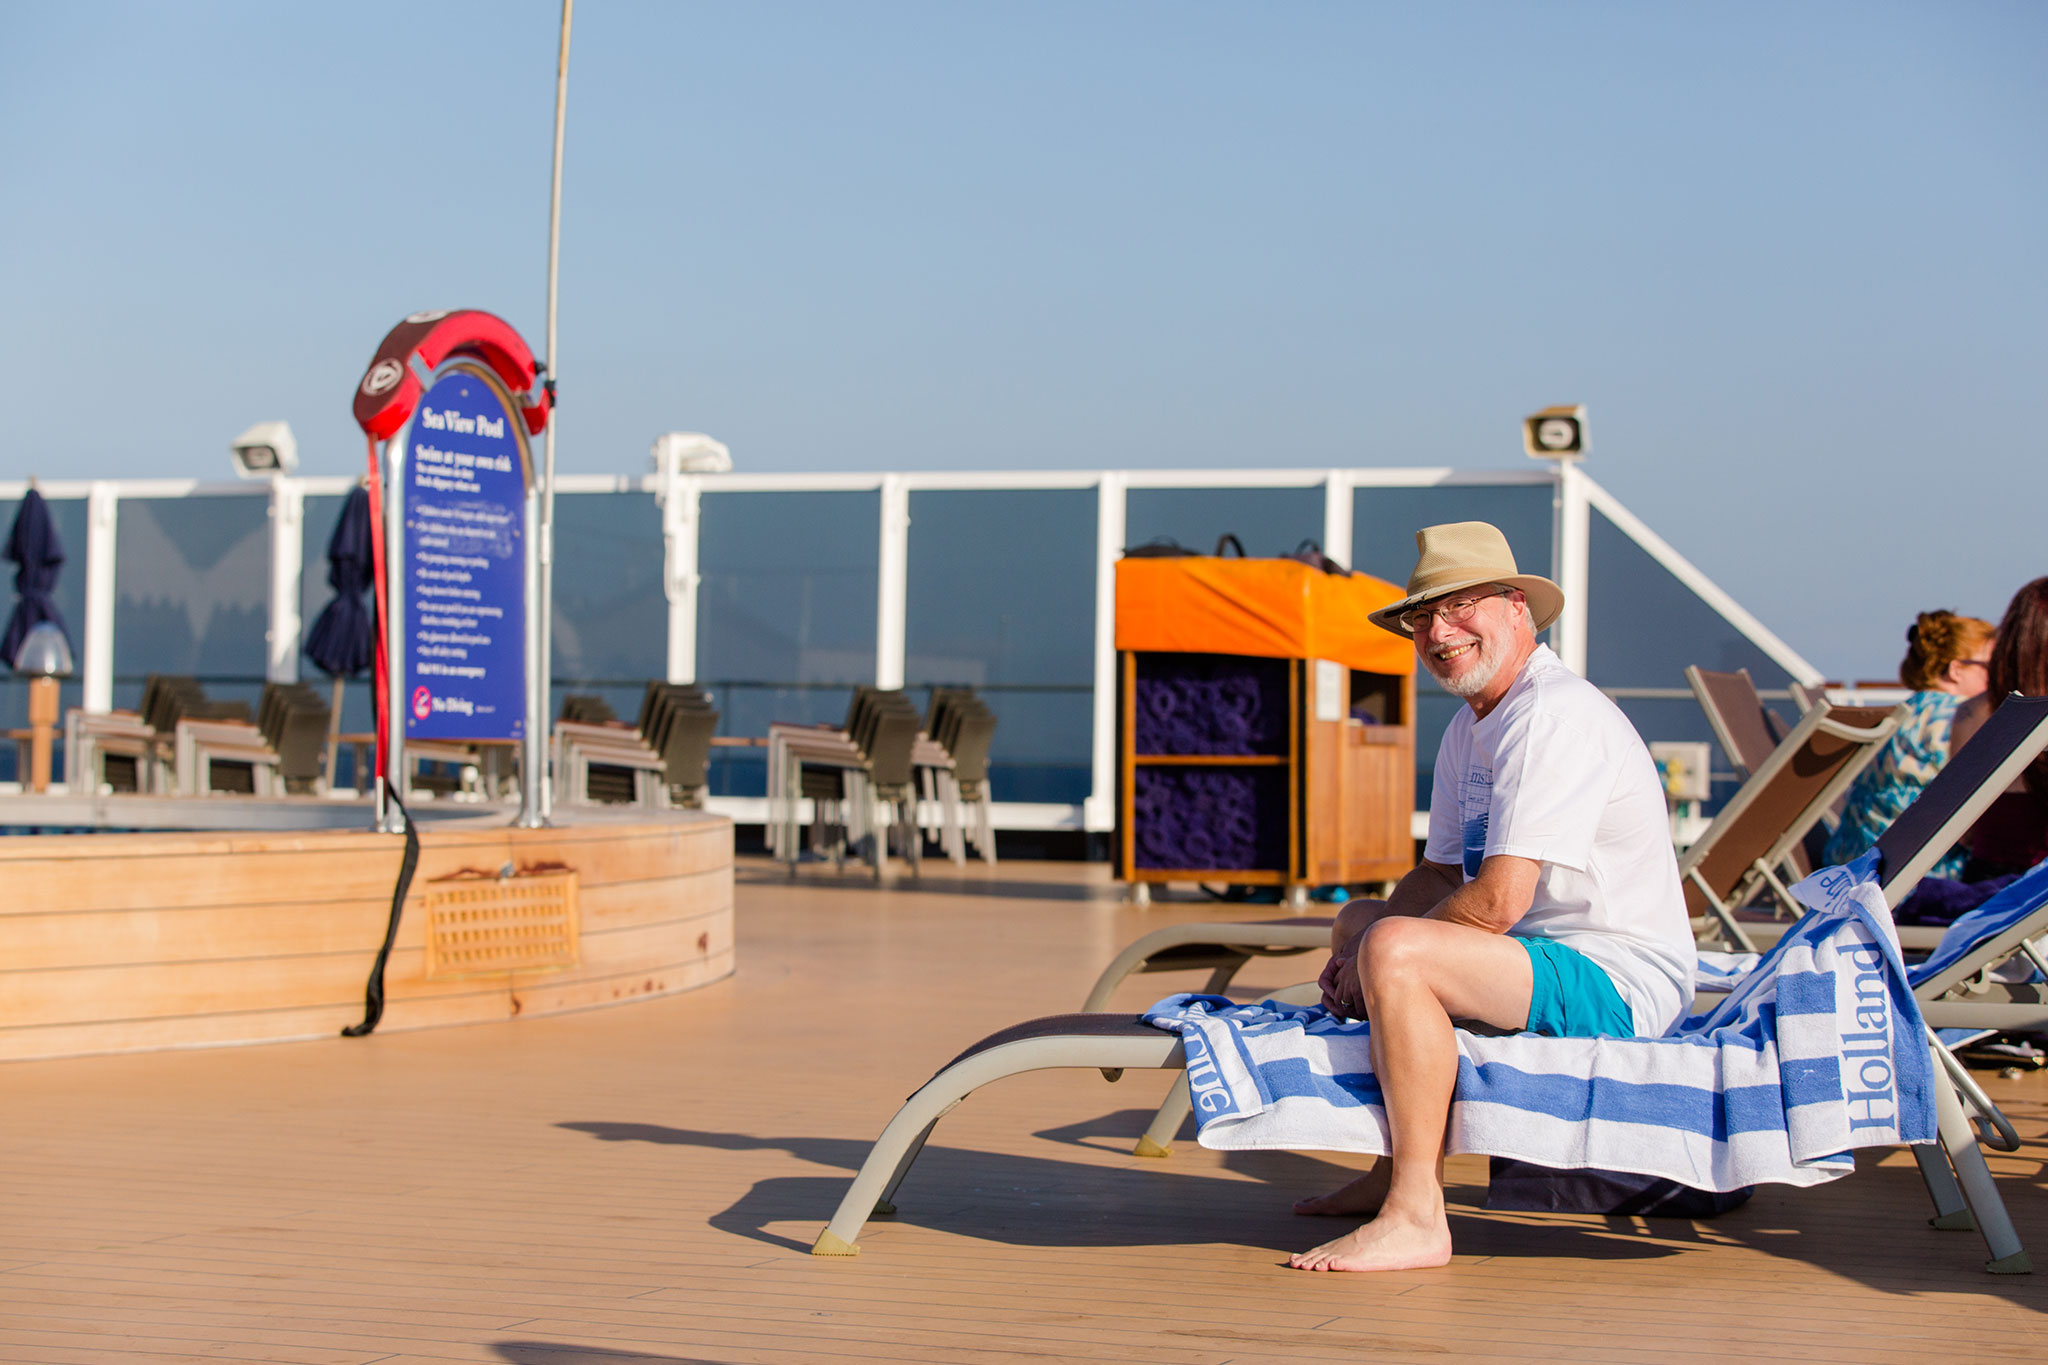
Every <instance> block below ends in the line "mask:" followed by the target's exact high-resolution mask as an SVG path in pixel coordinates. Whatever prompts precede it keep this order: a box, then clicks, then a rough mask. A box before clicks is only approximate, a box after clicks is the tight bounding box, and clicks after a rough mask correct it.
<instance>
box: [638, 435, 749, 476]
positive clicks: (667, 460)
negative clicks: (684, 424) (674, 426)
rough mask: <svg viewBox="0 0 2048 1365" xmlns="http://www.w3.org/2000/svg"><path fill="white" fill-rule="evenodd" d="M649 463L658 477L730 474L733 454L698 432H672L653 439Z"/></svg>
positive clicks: (721, 444) (723, 445) (720, 444)
mask: <svg viewBox="0 0 2048 1365" xmlns="http://www.w3.org/2000/svg"><path fill="white" fill-rule="evenodd" d="M647 455H648V460H649V462H650V463H651V464H652V466H653V468H654V472H655V473H657V474H730V473H731V472H732V452H731V451H730V450H727V449H726V448H725V442H723V441H714V440H712V439H711V438H710V437H709V436H706V435H705V434H704V433H703V432H701V431H671V432H669V433H667V434H666V435H663V436H657V437H655V438H654V447H653V449H651V450H649V451H648V452H647Z"/></svg>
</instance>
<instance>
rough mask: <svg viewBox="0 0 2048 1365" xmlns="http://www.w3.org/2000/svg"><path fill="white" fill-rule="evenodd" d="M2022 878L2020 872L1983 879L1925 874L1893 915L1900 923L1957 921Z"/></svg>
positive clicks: (1952, 922)
mask: <svg viewBox="0 0 2048 1365" xmlns="http://www.w3.org/2000/svg"><path fill="white" fill-rule="evenodd" d="M2018 880H2019V874H2018V873H2014V874H2013V875H2012V876H2009V877H1991V878H1988V879H1986V880H1984V881H1981V882H1958V881H1950V880H1949V879H1947V878H1945V877H1922V878H1921V879H1920V883H1919V885H1917V886H1915V887H1914V888H1913V889H1912V891H1911V892H1909V893H1908V894H1907V896H1906V898H1905V899H1904V900H1902V901H1900V902H1899V910H1898V913H1897V914H1896V915H1894V916H1893V918H1894V919H1896V920H1897V921H1898V922H1899V923H1900V924H1954V923H1955V922H1956V921H1957V920H1959V919H1961V918H1962V917H1963V916H1964V915H1967V914H1969V913H1970V912H1971V911H1972V910H1975V909H1976V908H1977V907H1978V906H1980V905H1982V904H1983V903H1984V902H1985V901H1988V900H1990V899H1991V898H1992V897H1993V896H1995V895H1997V894H1998V893H1999V892H2001V891H2003V890H2005V888H2006V887H2008V886H2011V885H2012V884H2013V883H2014V882H2016V881H2018Z"/></svg>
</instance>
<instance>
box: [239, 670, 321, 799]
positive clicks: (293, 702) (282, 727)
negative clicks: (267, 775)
mask: <svg viewBox="0 0 2048 1365" xmlns="http://www.w3.org/2000/svg"><path fill="white" fill-rule="evenodd" d="M329 719H330V708H329V707H328V704H327V698H326V697H324V696H322V695H321V694H320V693H319V691H318V690H317V689H315V688H313V687H310V686H308V685H307V684H305V683H274V682H273V683H265V684H263V700H262V701H261V702H259V703H257V706H256V729H257V732H258V733H259V734H260V735H261V736H262V737H263V742H264V743H265V744H267V745H269V746H270V750H271V752H272V753H274V754H276V755H277V777H278V780H279V781H280V782H281V783H282V784H283V786H284V790H285V793H286V794H287V795H291V796H306V795H310V794H312V793H313V792H315V791H318V790H319V789H320V786H321V784H322V782H323V780H324V776H325V772H326V763H325V759H326V756H327V724H328V720H329Z"/></svg>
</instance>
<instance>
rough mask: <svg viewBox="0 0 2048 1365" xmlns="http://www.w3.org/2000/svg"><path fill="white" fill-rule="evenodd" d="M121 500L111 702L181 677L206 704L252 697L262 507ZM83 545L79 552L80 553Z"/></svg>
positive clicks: (262, 631) (262, 601)
mask: <svg viewBox="0 0 2048 1365" xmlns="http://www.w3.org/2000/svg"><path fill="white" fill-rule="evenodd" d="M266 493H267V490H262V491H259V492H256V493H252V494H249V495H243V496H236V495H232V494H218V495H216V494H202V495H198V496H194V497H185V498H123V499H122V500H121V502H120V513H119V520H118V524H117V527H116V532H115V540H114V545H115V561H114V705H115V706H116V707H117V708H121V707H133V706H135V705H136V704H137V703H138V702H139V701H140V700H141V697H142V684H143V680H144V678H145V677H146V676H147V675H148V674H151V673H178V674H190V675H192V676H194V677H196V678H197V679H198V680H199V682H200V685H201V686H203V687H204V688H205V689H206V693H207V696H208V697H209V698H210V699H212V700H216V701H220V700H228V699H233V698H239V699H241V700H244V701H246V702H248V703H249V705H250V708H251V711H252V713H253V711H254V708H255V706H256V703H257V701H258V700H259V699H260V698H261V696H262V691H263V676H264V666H265V662H266V659H267V657H268V644H267V642H266V636H267V635H268V632H269V628H270V501H269V498H268V497H267V496H266V495H265V494H266ZM82 548H83V547H82V546H81V549H82Z"/></svg>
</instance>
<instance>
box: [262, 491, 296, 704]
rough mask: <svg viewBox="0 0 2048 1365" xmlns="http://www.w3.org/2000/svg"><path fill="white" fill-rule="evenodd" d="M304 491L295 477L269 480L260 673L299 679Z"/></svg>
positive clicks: (281, 679) (291, 680) (273, 677)
mask: <svg viewBox="0 0 2048 1365" xmlns="http://www.w3.org/2000/svg"><path fill="white" fill-rule="evenodd" d="M305 524H306V490H305V487H304V486H303V485H302V484H300V482H299V481H298V480H297V479H273V480H271V483H270V630H269V632H268V633H267V635H266V637H265V638H266V639H268V641H269V642H270V658H269V661H268V662H267V663H266V664H265V665H264V669H263V676H264V677H265V678H266V679H268V680H269V681H271V682H275V683H294V682H297V681H298V680H299V632H300V628H301V624H302V623H301V622H300V620H299V580H300V577H301V575H302V574H303V573H304V571H305V558H306V548H305Z"/></svg>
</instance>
